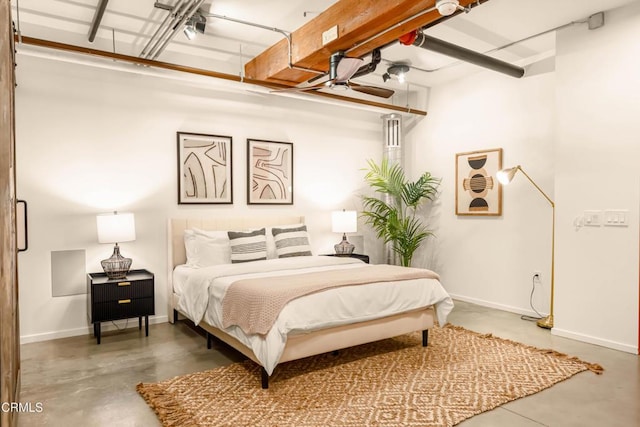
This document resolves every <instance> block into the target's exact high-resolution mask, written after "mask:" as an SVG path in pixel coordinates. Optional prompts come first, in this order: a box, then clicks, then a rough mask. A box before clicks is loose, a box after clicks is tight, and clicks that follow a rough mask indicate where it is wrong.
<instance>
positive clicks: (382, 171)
mask: <svg viewBox="0 0 640 427" xmlns="http://www.w3.org/2000/svg"><path fill="white" fill-rule="evenodd" d="M367 163H368V169H365V170H367V173H366V175H365V177H364V178H365V180H366V181H367V183H368V184H369V185H370V186H371V188H373V190H375V191H376V192H377V193H380V194H381V195H382V196H383V197H382V198H377V197H369V196H364V197H363V212H362V216H363V217H364V218H366V220H365V222H366V224H369V225H370V226H371V227H372V228H373V229H374V230H375V231H376V232H377V234H378V238H379V239H382V240H383V241H384V242H385V243H391V245H392V249H393V251H394V252H395V253H397V254H398V256H399V258H400V263H401V265H403V266H405V267H409V266H410V265H411V259H412V258H413V254H414V252H415V251H416V249H418V247H420V244H421V243H422V242H423V241H424V240H425V239H426V238H427V237H428V236H430V235H432V234H433V233H431V231H429V230H428V229H427V227H426V225H425V224H424V223H423V222H422V218H420V217H419V216H417V215H416V212H417V210H418V208H419V207H420V205H421V204H422V203H423V202H425V201H427V200H430V201H432V200H434V198H435V197H436V195H437V191H438V186H439V185H440V179H439V178H434V177H433V176H431V173H429V172H425V173H423V174H422V175H421V176H420V177H419V178H418V179H417V180H416V181H415V182H410V181H407V179H406V177H405V174H404V171H403V170H402V167H401V166H400V165H399V164H395V163H394V164H389V162H388V160H387V159H384V160H382V163H380V164H379V165H378V164H376V163H375V162H374V161H373V160H368V161H367Z"/></svg>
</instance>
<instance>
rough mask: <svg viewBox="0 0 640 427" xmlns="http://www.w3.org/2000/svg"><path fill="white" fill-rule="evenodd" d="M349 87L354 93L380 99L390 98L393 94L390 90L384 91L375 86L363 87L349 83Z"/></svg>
mask: <svg viewBox="0 0 640 427" xmlns="http://www.w3.org/2000/svg"><path fill="white" fill-rule="evenodd" d="M349 87H350V88H351V89H352V90H355V91H356V92H360V93H366V94H367V95H373V96H379V97H381V98H390V97H391V95H393V94H394V93H395V92H394V91H392V90H391V89H385V88H382V87H376V86H364V85H359V84H357V83H352V82H349Z"/></svg>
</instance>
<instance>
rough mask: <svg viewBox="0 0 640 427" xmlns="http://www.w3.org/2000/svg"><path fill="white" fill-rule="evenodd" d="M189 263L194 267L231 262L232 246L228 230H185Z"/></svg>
mask: <svg viewBox="0 0 640 427" xmlns="http://www.w3.org/2000/svg"><path fill="white" fill-rule="evenodd" d="M184 243H185V250H186V253H187V265H188V266H190V267H194V268H202V267H209V266H212V265H220V264H230V263H231V247H230V246H229V237H228V236H227V232H226V231H207V230H200V229H198V228H194V229H192V230H185V232H184Z"/></svg>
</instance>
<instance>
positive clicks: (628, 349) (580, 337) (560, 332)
mask: <svg viewBox="0 0 640 427" xmlns="http://www.w3.org/2000/svg"><path fill="white" fill-rule="evenodd" d="M551 334H552V335H557V336H559V337H563V338H570V339H572V340H576V341H582V342H586V343H589V344H595V345H599V346H600V347H606V348H611V349H613V350H619V351H624V352H625V353H631V354H638V348H637V347H634V346H632V345H629V344H623V343H619V342H616V341H611V340H605V339H602V338H598V337H593V336H591V335H584V334H578V333H576V332H571V331H567V330H564V329H558V328H556V327H554V328H553V329H551Z"/></svg>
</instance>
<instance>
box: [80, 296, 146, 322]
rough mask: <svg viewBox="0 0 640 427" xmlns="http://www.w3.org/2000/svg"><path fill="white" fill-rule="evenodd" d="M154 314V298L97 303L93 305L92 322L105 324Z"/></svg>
mask: <svg viewBox="0 0 640 427" xmlns="http://www.w3.org/2000/svg"><path fill="white" fill-rule="evenodd" d="M153 314H154V307H153V297H150V298H138V299H131V298H123V299H120V300H115V301H107V302H100V303H95V304H94V305H93V313H92V319H91V320H92V322H103V321H107V320H117V319H127V318H129V317H138V316H149V315H153Z"/></svg>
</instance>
